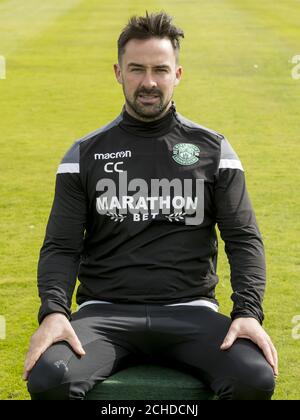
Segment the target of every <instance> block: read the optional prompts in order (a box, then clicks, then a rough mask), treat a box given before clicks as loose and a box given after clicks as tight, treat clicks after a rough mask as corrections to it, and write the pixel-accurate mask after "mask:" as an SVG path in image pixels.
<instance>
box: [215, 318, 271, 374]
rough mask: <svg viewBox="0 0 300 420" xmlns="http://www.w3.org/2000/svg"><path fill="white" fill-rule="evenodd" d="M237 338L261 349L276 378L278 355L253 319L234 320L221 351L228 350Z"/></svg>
mask: <svg viewBox="0 0 300 420" xmlns="http://www.w3.org/2000/svg"><path fill="white" fill-rule="evenodd" d="M237 338H248V339H249V340H251V341H253V343H255V344H257V346H258V347H259V348H261V349H262V351H263V353H264V355H265V358H266V359H267V361H268V363H269V364H270V365H271V366H272V368H273V371H274V375H275V376H278V355H277V351H276V349H275V347H274V345H273V343H272V341H271V338H270V337H269V336H268V334H267V333H266V332H265V330H264V329H263V328H262V326H261V325H260V323H259V322H258V321H257V320H256V319H254V318H237V319H235V320H234V321H233V322H232V324H231V327H230V329H229V331H228V333H227V336H226V337H225V339H224V342H223V344H222V346H221V350H228V349H229V348H230V347H231V346H232V345H233V343H234V342H235V340H236V339H237Z"/></svg>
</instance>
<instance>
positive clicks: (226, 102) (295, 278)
mask: <svg viewBox="0 0 300 420" xmlns="http://www.w3.org/2000/svg"><path fill="white" fill-rule="evenodd" d="M145 8H146V6H144V5H143V2H141V1H134V0H125V1H122V2H119V1H118V2H117V1H109V0H43V1H40V0H26V2H23V1H21V0H0V55H4V56H5V57H6V60H7V78H6V80H0V134H1V135H0V142H1V144H0V162H1V170H0V188H1V190H0V211H1V215H0V216H1V217H0V255H1V262H0V264H1V265H0V267H1V269H0V315H4V316H5V317H6V321H7V338H6V340H0V366H1V367H0V399H28V398H29V396H28V394H27V391H26V386H25V383H24V382H23V381H22V379H21V375H22V369H23V362H24V357H25V354H26V351H27V347H28V341H29V338H30V336H31V334H32V333H33V332H34V330H35V329H36V328H37V321H36V314H37V310H38V307H39V300H38V297H37V289H36V266H37V260H38V253H39V249H40V247H41V244H42V240H43V238H44V233H45V226H46V222H47V219H48V214H49V211H50V206H51V203H52V199H53V192H54V181H55V172H56V169H57V166H58V164H59V161H60V159H61V157H62V155H63V154H64V153H65V151H66V150H67V148H69V146H70V145H71V144H72V143H73V141H74V140H76V139H77V138H79V137H81V136H83V135H85V134H86V133H88V132H91V131H93V130H94V129H96V128H98V127H100V126H102V125H104V124H106V123H107V122H109V121H111V120H112V119H113V118H115V116H117V115H118V114H119V112H120V110H121V107H122V105H123V95H122V90H121V86H120V85H119V84H118V83H117V82H116V80H115V76H114V74H113V67H112V66H113V63H115V62H116V57H117V50H116V40H117V38H118V35H119V33H120V31H121V29H122V28H123V27H124V25H125V24H126V22H127V20H128V18H129V16H131V15H132V14H144V13H145ZM147 9H148V10H150V11H160V10H166V11H167V12H168V13H170V14H171V15H173V16H174V17H175V23H176V24H177V25H178V26H181V27H182V28H183V29H184V30H185V40H184V41H183V42H182V53H181V64H182V65H183V67H184V76H183V79H182V82H181V84H180V85H179V87H177V88H176V92H175V97H174V99H175V101H176V105H177V108H178V111H179V112H180V113H181V114H183V115H185V116H186V117H187V118H190V119H192V120H194V121H196V122H198V123H200V124H203V125H206V126H208V127H211V128H213V129H215V130H217V131H219V132H221V133H223V134H225V135H226V136H227V137H228V138H229V140H230V142H231V143H232V145H233V146H234V148H235V149H236V151H237V153H238V154H239V156H240V158H241V160H242V162H243V165H244V168H245V171H246V177H247V184H248V189H249V192H250V195H251V199H252V202H253V205H254V207H255V210H256V214H257V218H258V222H259V226H260V229H261V232H262V234H263V238H264V242H265V247H266V255H267V267H268V286H267V291H266V297H265V312H266V321H265V328H266V330H267V331H268V333H269V334H270V335H271V337H272V338H273V341H274V343H275V344H276V346H277V348H278V351H279V356H280V377H279V379H278V383H277V389H276V394H275V397H274V398H275V399H284V400H291V399H299V397H300V384H299V379H300V365H299V359H300V340H298V341H297V340H294V339H292V328H293V324H292V318H293V317H294V316H295V315H300V290H299V268H300V267H299V181H300V179H299V140H300V138H299V121H300V119H299V109H300V80H294V79H293V78H292V77H291V71H292V68H293V66H294V65H293V64H292V63H291V59H292V57H293V56H294V55H296V54H300V29H299V21H300V3H299V1H298V0H285V1H284V2H283V1H280V2H274V1H272V0H201V1H200V0H188V1H182V0H166V1H158V0H157V1H155V0H150V1H148V2H147ZM221 248H223V247H221ZM218 272H219V276H220V284H219V286H218V289H217V293H218V297H219V300H220V303H221V311H222V312H223V313H225V314H229V313H230V310H231V302H230V293H231V290H230V281H229V279H230V271H229V267H228V264H227V260H226V256H225V254H224V251H223V249H221V251H220V256H219V264H218Z"/></svg>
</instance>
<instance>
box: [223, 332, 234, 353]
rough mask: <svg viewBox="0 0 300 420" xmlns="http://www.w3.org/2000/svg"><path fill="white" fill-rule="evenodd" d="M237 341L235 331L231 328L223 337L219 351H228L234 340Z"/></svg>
mask: <svg viewBox="0 0 300 420" xmlns="http://www.w3.org/2000/svg"><path fill="white" fill-rule="evenodd" d="M236 339H237V331H236V330H235V329H233V328H231V329H230V330H229V332H228V334H227V336H226V337H225V339H224V341H223V344H222V345H221V350H228V349H229V348H230V347H231V346H232V345H233V343H234V342H235V340H236Z"/></svg>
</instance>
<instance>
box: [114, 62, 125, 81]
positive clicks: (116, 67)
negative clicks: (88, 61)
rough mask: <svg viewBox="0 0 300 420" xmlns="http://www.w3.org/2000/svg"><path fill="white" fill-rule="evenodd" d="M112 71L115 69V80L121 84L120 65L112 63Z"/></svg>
mask: <svg viewBox="0 0 300 420" xmlns="http://www.w3.org/2000/svg"><path fill="white" fill-rule="evenodd" d="M114 71H115V75H116V79H117V81H118V82H119V83H120V84H121V85H122V84H123V78H122V72H121V67H120V66H119V64H114Z"/></svg>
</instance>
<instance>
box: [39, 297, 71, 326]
mask: <svg viewBox="0 0 300 420" xmlns="http://www.w3.org/2000/svg"><path fill="white" fill-rule="evenodd" d="M54 313H60V314H63V315H65V316H66V317H67V318H68V320H69V321H70V320H71V311H70V309H69V308H66V307H65V306H64V305H63V304H60V303H58V302H54V301H52V300H47V301H45V302H43V303H42V305H41V307H40V309H39V313H38V323H39V324H41V323H42V322H43V320H44V318H45V317H46V316H47V315H50V314H54Z"/></svg>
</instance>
